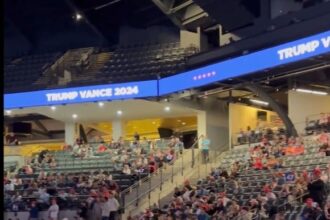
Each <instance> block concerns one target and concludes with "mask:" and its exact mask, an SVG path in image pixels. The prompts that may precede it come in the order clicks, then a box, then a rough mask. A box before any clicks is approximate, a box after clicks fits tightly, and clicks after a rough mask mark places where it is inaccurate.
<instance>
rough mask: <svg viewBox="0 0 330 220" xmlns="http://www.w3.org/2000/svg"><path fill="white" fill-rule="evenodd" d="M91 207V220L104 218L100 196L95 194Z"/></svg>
mask: <svg viewBox="0 0 330 220" xmlns="http://www.w3.org/2000/svg"><path fill="white" fill-rule="evenodd" d="M90 209H91V215H90V218H89V219H90V220H101V218H102V215H101V214H102V208H101V202H100V197H98V196H95V199H94V201H93V202H92V203H91V205H90Z"/></svg>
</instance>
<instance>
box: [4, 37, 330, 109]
mask: <svg viewBox="0 0 330 220" xmlns="http://www.w3.org/2000/svg"><path fill="white" fill-rule="evenodd" d="M329 52H330V31H327V32H324V33H320V34H317V35H314V36H311V37H307V38H303V39H300V40H296V41H293V42H290V43H286V44H282V45H280V46H276V47H272V48H269V49H265V50H262V51H259V52H255V53H251V54H248V55H245V56H241V57H237V58H234V59H230V60H226V61H223V62H219V63H216V64H212V65H208V66H206V67H202V68H199V69H196V70H192V71H188V72H185V73H181V74H178V75H175V76H170V77H167V78H164V79H161V80H159V81H158V86H157V81H156V80H150V81H140V82H128V83H121V84H112V85H99V86H86V87H78V88H67V89H54V90H43V91H36V92H24V93H13V94H5V95H4V108H5V109H14V108H25V107H34V106H49V105H60V104H72V103H83V102H96V101H105V100H118V99H133V98H145V97H154V96H159V95H160V96H161V95H166V94H170V93H173V92H177V91H181V90H185V89H190V88H196V87H200V86H204V85H207V84H210V83H214V82H217V81H221V80H224V79H229V78H233V77H238V76H242V75H246V74H249V73H253V72H256V71H261V70H264V69H268V68H272V67H275V66H279V65H283V64H288V63H291V62H295V61H300V60H304V59H307V58H310V57H313V56H317V55H321V54H325V53H329Z"/></svg>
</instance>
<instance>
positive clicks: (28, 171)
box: [25, 165, 33, 174]
mask: <svg viewBox="0 0 330 220" xmlns="http://www.w3.org/2000/svg"><path fill="white" fill-rule="evenodd" d="M25 173H26V174H33V169H32V168H31V166H30V165H26V166H25Z"/></svg>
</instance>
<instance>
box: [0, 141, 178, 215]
mask: <svg viewBox="0 0 330 220" xmlns="http://www.w3.org/2000/svg"><path fill="white" fill-rule="evenodd" d="M121 140H122V139H121ZM143 141H144V140H142V141H140V140H139V139H137V138H136V139H135V140H134V141H133V142H132V143H131V144H130V146H127V145H125V144H124V142H123V141H122V142H112V143H110V144H106V143H98V144H94V146H95V147H94V149H93V152H94V151H95V152H98V151H100V149H102V150H101V151H102V153H103V155H94V154H93V155H92V156H91V157H89V156H88V155H82V154H79V155H77V152H78V153H82V152H83V150H81V149H82V148H92V145H91V144H90V145H89V144H85V143H83V142H82V141H81V140H79V139H78V140H77V141H76V143H75V144H74V146H73V147H70V146H65V147H64V151H65V152H66V153H68V154H69V155H71V157H72V158H73V160H84V159H85V158H92V157H96V158H102V157H104V156H108V155H110V156H112V157H111V158H112V160H111V161H109V163H111V164H112V165H113V164H115V165H116V164H119V162H120V163H121V164H122V166H118V167H117V168H118V169H117V170H116V171H114V172H115V173H119V174H122V175H126V176H130V177H131V178H132V179H134V180H137V179H136V178H137V175H139V174H142V173H145V174H149V173H154V172H156V171H157V170H158V169H159V168H161V167H162V166H164V164H166V163H171V162H174V161H175V159H176V157H177V156H178V155H179V154H180V153H182V150H183V143H182V142H181V141H180V139H179V138H177V137H174V136H173V137H171V139H170V140H169V141H168V143H167V148H164V149H157V148H155V147H152V148H149V147H147V146H146V145H144V142H143ZM75 148H78V149H79V150H78V151H75V150H74V149H75ZM112 162H113V163H112ZM59 163H60V161H57V160H56V153H55V152H50V151H47V150H44V151H41V152H40V153H39V154H38V155H35V156H34V157H33V158H32V159H31V160H30V161H29V162H28V164H27V165H25V166H23V167H22V168H20V169H19V170H18V173H15V174H5V177H4V192H5V194H4V205H5V207H4V209H5V210H7V211H13V212H17V211H22V210H25V211H26V210H30V212H31V216H35V215H36V214H33V213H35V212H36V210H47V209H48V211H49V212H50V213H53V212H54V213H56V211H54V210H56V207H58V208H57V210H62V209H73V208H79V210H80V211H79V213H77V215H78V216H80V218H82V219H100V220H101V219H108V218H109V219H115V218H114V216H115V215H116V214H117V213H118V212H119V211H120V206H119V202H120V201H121V197H120V186H119V185H118V184H117V182H116V180H113V175H112V174H113V172H112V171H111V172H110V171H106V170H104V171H103V170H100V171H95V172H82V171H81V172H74V171H71V172H64V171H63V172H57V171H56V170H55V169H52V168H56V167H57V168H58V164H59ZM115 167H116V166H115ZM45 168H49V169H47V171H45ZM21 174H24V175H25V177H26V176H28V178H21V177H20V176H21ZM30 174H31V175H30ZM32 174H34V175H32ZM29 175H30V176H29ZM132 183H133V182H132ZM31 210H32V211H31ZM52 210H53V211H52ZM84 210H89V211H88V214H90V213H91V212H93V215H91V216H92V217H90V216H89V217H88V216H87V214H86V213H87V212H86V211H84ZM97 210H98V211H97ZM52 215H53V216H58V211H57V214H52ZM50 218H51V219H57V218H55V217H50Z"/></svg>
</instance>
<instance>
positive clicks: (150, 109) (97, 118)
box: [7, 100, 198, 123]
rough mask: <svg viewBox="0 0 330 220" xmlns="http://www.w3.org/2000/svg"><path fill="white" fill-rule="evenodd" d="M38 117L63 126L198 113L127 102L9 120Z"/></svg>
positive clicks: (17, 112)
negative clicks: (49, 119) (51, 119)
mask: <svg viewBox="0 0 330 220" xmlns="http://www.w3.org/2000/svg"><path fill="white" fill-rule="evenodd" d="M167 107H169V110H168V108H167ZM118 111H121V112H122V114H121V115H118ZM36 113H37V114H40V115H44V116H47V117H49V118H53V119H55V120H58V121H63V122H79V123H90V122H93V123H96V122H106V121H109V122H111V121H112V120H118V119H120V120H123V121H128V120H137V119H145V118H170V117H186V116H193V115H197V113H198V110H194V109H190V108H186V107H181V106H177V105H173V104H171V103H159V102H151V101H146V100H125V101H112V102H104V105H103V106H102V107H100V106H99V104H98V103H83V104H72V105H62V106H56V110H52V109H51V108H50V107H37V108H26V109H16V110H13V111H12V112H11V113H10V117H17V116H19V115H27V114H36ZM74 114H76V115H77V117H76V118H73V115H74ZM7 117H8V116H7Z"/></svg>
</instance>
